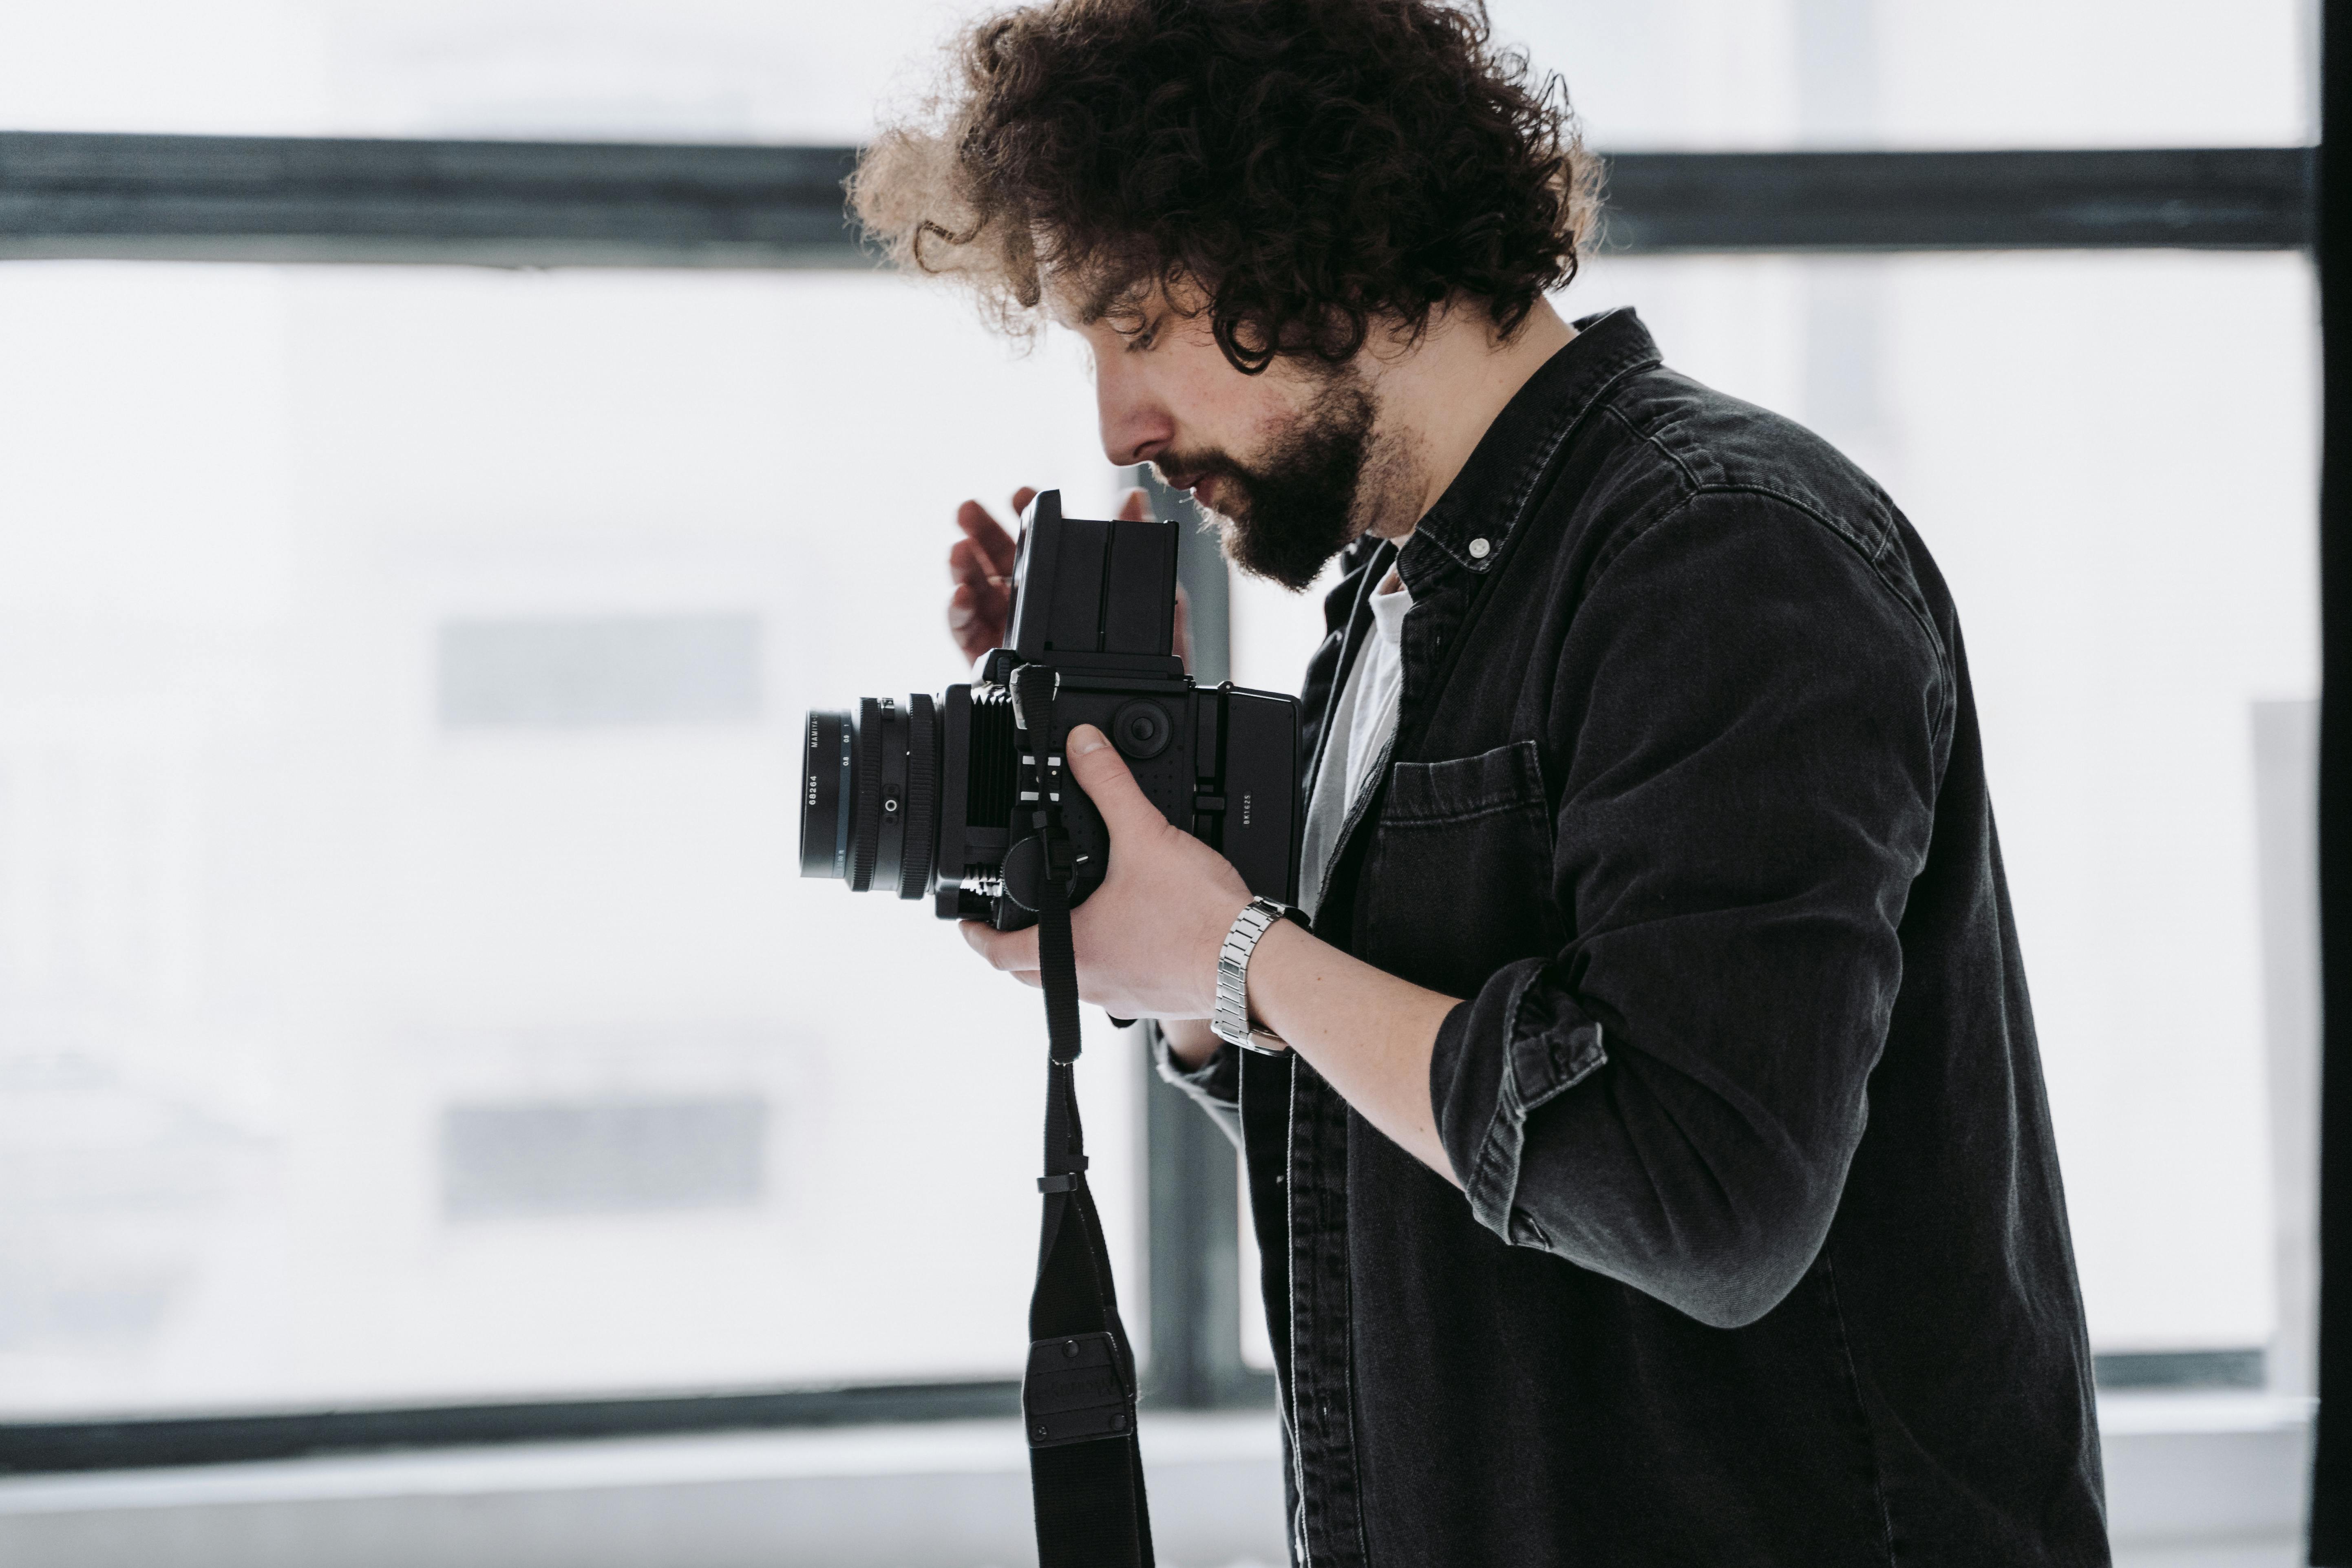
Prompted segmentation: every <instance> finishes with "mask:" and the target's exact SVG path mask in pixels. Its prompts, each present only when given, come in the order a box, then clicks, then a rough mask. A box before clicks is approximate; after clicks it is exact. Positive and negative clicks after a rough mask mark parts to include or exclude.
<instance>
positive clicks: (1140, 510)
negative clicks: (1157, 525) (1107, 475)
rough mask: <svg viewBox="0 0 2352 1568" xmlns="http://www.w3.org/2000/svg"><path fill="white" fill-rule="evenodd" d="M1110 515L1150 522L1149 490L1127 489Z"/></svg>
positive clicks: (1129, 520) (1126, 519) (1134, 520)
mask: <svg viewBox="0 0 2352 1568" xmlns="http://www.w3.org/2000/svg"><path fill="white" fill-rule="evenodd" d="M1023 504H1024V505H1025V504H1027V503H1025V502H1024V503H1023ZM1111 515H1112V516H1113V517H1114V518H1117V519H1119V520H1120V521H1126V522H1150V521H1151V492H1150V490H1145V489H1132V490H1129V491H1128V492H1127V494H1126V495H1125V496H1124V497H1122V498H1121V499H1120V500H1119V503H1118V510H1117V511H1115V512H1113V513H1112V514H1111Z"/></svg>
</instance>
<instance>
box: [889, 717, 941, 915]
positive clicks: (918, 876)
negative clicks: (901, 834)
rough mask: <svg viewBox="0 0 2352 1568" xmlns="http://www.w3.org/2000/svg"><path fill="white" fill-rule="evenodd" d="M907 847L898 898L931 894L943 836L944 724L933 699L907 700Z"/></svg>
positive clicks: (902, 854) (901, 858)
mask: <svg viewBox="0 0 2352 1568" xmlns="http://www.w3.org/2000/svg"><path fill="white" fill-rule="evenodd" d="M907 728H908V734H907V800H906V806H907V810H906V820H907V839H906V845H905V847H903V848H901V849H900V850H899V852H898V896H899V897H900V898H902V899H919V898H922V897H924V896H926V895H927V894H929V892H930V890H931V848H932V846H933V845H934V844H936V843H937V842H938V841H939V832H940V811H939V799H940V721H939V714H938V712H937V711H936V710H935V707H934V704H933V703H932V701H931V699H930V695H929V693H928V692H921V691H918V692H916V693H914V694H913V695H912V696H910V697H909V698H908V699H907Z"/></svg>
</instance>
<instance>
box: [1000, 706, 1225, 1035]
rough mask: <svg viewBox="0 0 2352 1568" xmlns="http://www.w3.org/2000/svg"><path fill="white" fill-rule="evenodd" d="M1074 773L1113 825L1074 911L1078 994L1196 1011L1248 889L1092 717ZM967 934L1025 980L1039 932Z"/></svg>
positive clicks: (1133, 1010)
mask: <svg viewBox="0 0 2352 1568" xmlns="http://www.w3.org/2000/svg"><path fill="white" fill-rule="evenodd" d="M1066 746H1067V756H1068V759H1069V761H1068V763H1067V764H1066V765H1067V767H1068V770H1069V774H1070V777H1071V778H1072V780H1074V781H1075V782H1076V784H1077V786H1078V787H1079V788H1080V789H1082V790H1084V791H1086V792H1087V798H1088V799H1089V800H1091V801H1093V802H1094V803H1095V809H1096V810H1097V811H1098V812H1100V813H1101V814H1102V819H1103V825H1104V826H1106V827H1107V828H1108V829H1109V832H1110V872H1109V874H1108V876H1106V877H1105V878H1104V879H1103V884H1102V886H1101V887H1099V888H1097V889H1095V892H1094V896H1093V897H1092V898H1089V899H1088V900H1087V901H1086V902H1085V903H1083V904H1081V905H1079V906H1078V907H1077V909H1076V910H1074V911H1073V912H1072V914H1071V916H1070V935H1071V938H1072V941H1073V942H1074V944H1075V945H1076V949H1077V956H1078V995H1079V996H1080V997H1081V998H1082V999H1084V1000H1086V1001H1087V1002H1091V1003H1093V1004H1095V1005H1097V1006H1098V1007H1100V1008H1102V1009H1103V1010H1104V1011H1105V1012H1107V1013H1109V1014H1110V1015H1111V1016H1113V1017H1118V1018H1203V1017H1206V1016H1208V1015H1209V1014H1210V1013H1211V1012H1212V1011H1213V1009H1214V1007H1215V1005H1216V995H1217V950H1218V949H1219V948H1221V947H1222V946H1223V945H1224V941H1225V932H1226V931H1229V930H1231V929H1232V927H1233V923H1234V916H1235V915H1237V914H1239V913H1241V910H1242V906H1243V905H1244V904H1246V903H1248V902H1249V899H1250V892H1249V888H1248V887H1247V885H1246V884H1244V882H1243V881H1242V879H1241V873H1240V872H1238V871H1236V870H1234V868H1233V867H1232V865H1231V864H1229V863H1228V862H1227V861H1226V859H1225V858H1224V857H1223V856H1222V855H1220V854H1218V853H1217V852H1216V851H1215V850H1213V849H1212V848H1210V847H1208V846H1207V845H1205V844H1203V843H1202V842H1201V841H1200V840H1199V839H1197V838H1195V837H1192V835H1191V834H1189V833H1187V832H1185V831H1184V830H1183V829H1182V828H1181V827H1177V826H1173V825H1172V824H1171V823H1170V822H1169V820H1168V819H1167V818H1166V817H1165V816H1161V815H1160V808H1159V807H1158V806H1156V805H1152V804H1151V801H1150V797H1149V796H1147V795H1145V794H1144V793H1143V790H1142V787H1141V786H1140V785H1139V784H1137V783H1136V782H1135V776H1134V775H1133V774H1132V773H1129V772H1128V771H1127V763H1125V762H1123V761H1121V760H1120V758H1119V754H1118V751H1117V750H1116V749H1114V748H1113V747H1112V745H1111V743H1110V741H1109V739H1108V737H1107V736H1105V735H1104V734H1103V732H1102V731H1100V730H1097V729H1096V728H1095V727H1094V726H1093V725H1091V724H1081V725H1079V726H1078V727H1077V728H1076V729H1074V730H1072V731H1070V734H1069V739H1068V741H1067V742H1066ZM963 934H964V940H965V941H967V942H971V945H972V947H973V948H974V949H976V950H977V951H978V952H979V953H980V955H981V956H982V957H983V958H985V959H987V960H988V962H989V963H992V964H994V965H995V966H996V967H997V968H999V969H1002V970H1005V971H1007V972H1008V973H1011V974H1012V975H1013V978H1015V979H1017V980H1020V981H1022V982H1024V983H1025V984H1030V985H1035V984H1039V981H1038V978H1037V931H1036V928H1035V927H1034V926H1033V927H1031V928H1029V929H1028V930H1026V931H997V930H994V929H993V928H992V927H990V926H989V925H987V924H986V923H984V922H982V921H964V923H963Z"/></svg>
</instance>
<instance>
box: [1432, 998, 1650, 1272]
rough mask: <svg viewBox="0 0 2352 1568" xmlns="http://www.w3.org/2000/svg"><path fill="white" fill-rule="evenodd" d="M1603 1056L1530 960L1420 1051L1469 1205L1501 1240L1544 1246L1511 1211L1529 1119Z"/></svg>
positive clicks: (1590, 1022) (1593, 1036) (1589, 1030)
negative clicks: (1426, 1055) (1428, 1048)
mask: <svg viewBox="0 0 2352 1568" xmlns="http://www.w3.org/2000/svg"><path fill="white" fill-rule="evenodd" d="M1608 1059H1609V1055H1608V1052H1607V1051H1606V1050H1604V1049H1603V1048H1602V1046H1601V1025H1600V1023H1599V1022H1598V1021H1597V1020H1596V1019H1594V1018H1592V1017H1591V1016H1588V1015H1587V1014H1586V1013H1585V1012H1584V1010H1583V1009H1582V1008H1580V1007H1579V1006H1578V1005H1576V1003H1575V1002H1574V1000H1572V999H1571V998H1570V996H1569V994H1568V992H1567V990H1566V988H1565V987H1562V986H1559V985H1557V984H1553V983H1552V981H1551V980H1550V978H1549V976H1548V975H1547V974H1546V973H1545V964H1544V963H1543V962H1542V961H1541V960H1539V959H1526V960H1522V961H1521V962H1520V963H1515V964H1512V965H1510V966H1509V967H1508V968H1507V969H1504V970H1503V971H1501V972H1500V973H1497V974H1496V975H1495V976H1494V978H1492V979H1491V980H1489V981H1487V982H1486V984H1485V985H1484V986H1483V987H1481V988H1480V990H1479V992H1478V994H1477V995H1476V996H1475V997H1472V998H1471V999H1470V1000H1469V1001H1467V1002H1464V1003H1461V1004H1459V1005H1456V1006H1455V1007H1454V1011H1452V1012H1451V1013H1448V1014H1447V1015H1446V1016H1445V1021H1444V1023H1443V1024H1441V1025H1439V1026H1438V1030H1437V1045H1436V1047H1435V1048H1434V1049H1433V1051H1432V1052H1431V1053H1430V1058H1429V1100H1430V1104H1431V1106H1432V1107H1433V1109H1434V1110H1435V1111H1436V1114H1437V1135H1438V1139H1439V1141H1440V1142H1443V1143H1444V1145H1445V1155H1446V1158H1447V1159H1448V1160H1450V1161H1451V1162H1452V1163H1453V1165H1454V1174H1455V1175H1456V1176H1458V1177H1460V1178H1461V1181H1462V1187H1463V1191H1464V1192H1465V1193H1466V1194H1469V1198H1470V1212H1471V1213H1472V1214H1473V1215H1475V1216H1476V1217H1477V1220H1478V1223H1479V1224H1481V1225H1483V1226H1486V1228H1487V1229H1489V1230H1491V1231H1493V1232H1494V1233H1495V1234H1496V1236H1499V1237H1502V1238H1503V1239H1504V1240H1505V1241H1507V1242H1511V1243H1514V1244H1516V1245H1517V1246H1521V1247H1531V1246H1541V1245H1542V1244H1543V1240H1542V1237H1540V1236H1539V1235H1538V1233H1537V1232H1536V1231H1535V1229H1534V1228H1533V1227H1532V1226H1529V1225H1528V1223H1527V1221H1526V1220H1524V1219H1518V1218H1516V1217H1515V1209H1516V1203H1517V1195H1518V1189H1519V1163H1520V1158H1521V1156H1522V1154H1523V1153H1524V1152H1525V1151H1526V1148H1527V1121H1528V1117H1529V1116H1530V1115H1532V1114H1533V1113H1534V1112H1535V1111H1536V1110H1537V1109H1538V1108H1539V1107H1540V1106H1542V1105H1544V1104H1545V1103H1547V1102H1548V1101H1549V1100H1553V1099H1555V1098H1556V1097H1558V1096H1559V1095H1561V1094H1564V1093H1566V1092H1567V1091H1568V1090H1569V1089H1573V1088H1574V1087H1575V1086H1576V1085H1577V1084H1579V1083H1581V1082H1582V1081H1583V1080H1584V1079H1588V1078H1590V1077H1591V1076H1592V1074H1594V1073H1595V1072H1598V1071H1599V1070H1600V1069H1601V1066H1602V1065H1603V1064H1604V1063H1606V1062H1607V1061H1608Z"/></svg>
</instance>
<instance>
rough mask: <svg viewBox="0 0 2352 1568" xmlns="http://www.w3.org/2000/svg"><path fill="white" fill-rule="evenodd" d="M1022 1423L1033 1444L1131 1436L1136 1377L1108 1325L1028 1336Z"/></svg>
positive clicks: (1043, 1445)
mask: <svg viewBox="0 0 2352 1568" xmlns="http://www.w3.org/2000/svg"><path fill="white" fill-rule="evenodd" d="M1021 1425H1022V1427H1023V1429H1024V1431H1025V1432H1026V1433H1027V1435H1028V1437H1029V1446H1030V1447H1033V1448H1058V1447H1062V1446H1064V1445H1065V1444H1069V1443H1094V1442H1099V1441H1101V1440H1103V1439H1104V1438H1107V1437H1128V1436H1133V1434H1134V1432H1135V1378H1134V1376H1133V1374H1132V1373H1130V1372H1129V1369H1128V1365H1127V1356H1126V1354H1125V1353H1124V1351H1123V1349H1122V1347H1121V1346H1120V1344H1119V1342H1118V1340H1117V1339H1116V1338H1114V1337H1113V1336H1112V1335H1111V1334H1110V1333H1109V1332H1108V1331H1097V1332H1094V1333H1090V1334H1064V1335H1061V1336H1059V1337H1057V1338H1055V1339H1050V1340H1034V1341H1032V1342H1030V1345H1029V1367H1028V1370H1027V1372H1025V1373H1024V1374H1023V1376H1022V1379H1021Z"/></svg>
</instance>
